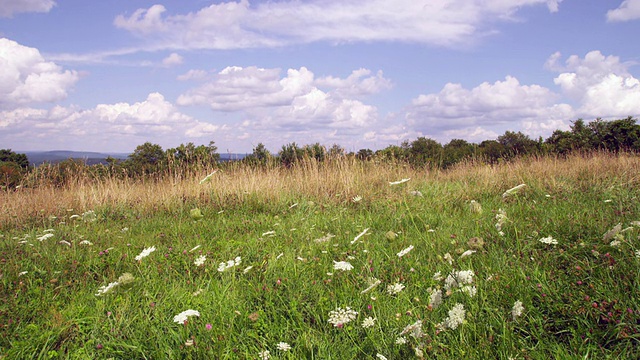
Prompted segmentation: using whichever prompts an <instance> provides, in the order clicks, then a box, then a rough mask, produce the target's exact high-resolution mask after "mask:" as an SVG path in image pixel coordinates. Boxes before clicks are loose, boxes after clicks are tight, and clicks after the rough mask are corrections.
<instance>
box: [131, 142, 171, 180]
mask: <svg viewBox="0 0 640 360" xmlns="http://www.w3.org/2000/svg"><path fill="white" fill-rule="evenodd" d="M125 166H126V168H127V169H128V170H129V171H130V173H132V174H135V175H149V174H154V173H158V172H160V171H162V170H164V169H165V167H166V155H165V153H164V151H163V150H162V147H161V146H160V145H158V144H152V143H150V142H146V143H144V144H142V145H138V146H137V147H136V149H135V150H134V151H133V153H132V154H130V155H129V157H128V159H127V160H126V162H125Z"/></svg>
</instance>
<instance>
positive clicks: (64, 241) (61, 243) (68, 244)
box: [58, 240, 71, 246]
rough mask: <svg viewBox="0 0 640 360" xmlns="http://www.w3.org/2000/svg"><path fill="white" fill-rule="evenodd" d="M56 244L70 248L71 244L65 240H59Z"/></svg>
mask: <svg viewBox="0 0 640 360" xmlns="http://www.w3.org/2000/svg"><path fill="white" fill-rule="evenodd" d="M58 244H60V245H67V246H71V243H70V242H68V241H66V240H60V241H58Z"/></svg>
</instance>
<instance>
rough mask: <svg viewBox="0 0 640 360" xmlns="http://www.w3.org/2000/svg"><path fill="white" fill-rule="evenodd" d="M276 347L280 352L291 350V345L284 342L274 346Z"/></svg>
mask: <svg viewBox="0 0 640 360" xmlns="http://www.w3.org/2000/svg"><path fill="white" fill-rule="evenodd" d="M276 347H277V348H278V350H280V351H289V350H291V345H289V344H287V343H286V342H284V341H281V342H279V343H278V345H276Z"/></svg>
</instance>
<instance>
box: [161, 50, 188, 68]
mask: <svg viewBox="0 0 640 360" xmlns="http://www.w3.org/2000/svg"><path fill="white" fill-rule="evenodd" d="M183 62H184V58H183V57H182V56H180V55H179V54H176V53H171V54H170V55H169V56H167V57H166V58H164V59H162V65H163V66H164V67H171V66H175V65H181V64H182V63H183Z"/></svg>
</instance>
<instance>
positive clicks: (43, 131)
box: [0, 93, 224, 151]
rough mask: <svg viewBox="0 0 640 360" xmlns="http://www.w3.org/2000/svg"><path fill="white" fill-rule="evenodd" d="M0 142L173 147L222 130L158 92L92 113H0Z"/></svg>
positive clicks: (64, 110)
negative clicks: (149, 142) (183, 111)
mask: <svg viewBox="0 0 640 360" xmlns="http://www.w3.org/2000/svg"><path fill="white" fill-rule="evenodd" d="M0 119H1V120H0V129H2V135H0V142H2V143H7V144H12V143H13V144H20V145H21V146H26V147H29V148H32V149H39V148H42V146H39V144H40V142H41V141H42V140H43V139H45V138H46V144H47V146H48V147H49V148H55V147H60V148H69V146H70V145H71V146H73V147H76V149H77V150H82V149H87V148H91V149H101V150H103V151H114V150H116V151H117V149H120V151H122V150H123V149H126V150H132V149H131V146H134V145H138V144H141V143H143V142H145V141H152V142H154V143H159V144H161V145H163V146H175V145H177V144H178V143H179V142H187V141H192V140H193V139H205V140H207V141H208V140H210V139H211V138H212V136H213V135H214V134H217V132H218V131H220V130H222V129H223V128H224V126H221V125H213V124H210V123H207V122H202V121H198V120H196V119H194V118H192V117H190V116H188V115H186V114H183V113H181V112H179V111H178V110H177V108H176V107H175V106H174V105H173V104H171V103H170V102H168V101H167V100H165V98H164V96H163V95H162V94H159V93H151V94H149V96H148V97H147V98H146V99H145V100H144V101H140V102H136V103H132V104H130V103H116V104H99V105H97V106H96V107H95V108H92V109H86V110H82V109H77V108H75V107H62V106H54V107H53V108H52V109H50V110H44V109H33V108H17V109H13V110H6V111H0Z"/></svg>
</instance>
